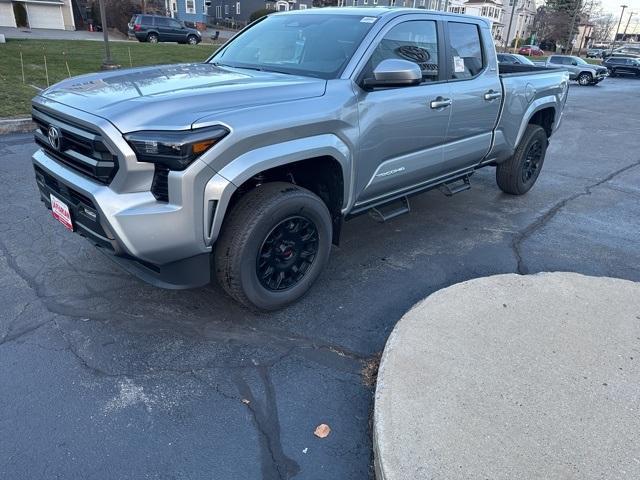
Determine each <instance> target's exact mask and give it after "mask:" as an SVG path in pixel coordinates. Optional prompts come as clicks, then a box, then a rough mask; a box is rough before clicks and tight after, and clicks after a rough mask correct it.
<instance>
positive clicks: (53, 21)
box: [26, 3, 64, 30]
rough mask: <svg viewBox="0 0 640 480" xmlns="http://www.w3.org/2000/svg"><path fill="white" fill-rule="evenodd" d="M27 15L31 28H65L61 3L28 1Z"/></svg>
mask: <svg viewBox="0 0 640 480" xmlns="http://www.w3.org/2000/svg"><path fill="white" fill-rule="evenodd" d="M26 5H27V15H28V16H29V26H30V27H31V28H59V29H61V30H64V22H63V21H62V7H60V6H59V5H35V4H33V3H27V4H26Z"/></svg>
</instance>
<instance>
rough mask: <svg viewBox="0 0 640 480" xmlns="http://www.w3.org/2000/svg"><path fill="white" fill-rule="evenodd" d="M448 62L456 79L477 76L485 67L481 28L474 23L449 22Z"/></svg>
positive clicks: (453, 77)
mask: <svg viewBox="0 0 640 480" xmlns="http://www.w3.org/2000/svg"><path fill="white" fill-rule="evenodd" d="M447 25H448V29H449V55H448V57H449V58H448V62H449V68H450V69H451V78H452V79H454V80H459V79H465V78H471V77H475V76H476V75H477V74H479V73H480V72H481V71H482V69H483V68H484V61H483V57H482V43H481V41H480V30H479V29H478V26H477V25H475V24H472V23H459V22H449V23H448V24H447Z"/></svg>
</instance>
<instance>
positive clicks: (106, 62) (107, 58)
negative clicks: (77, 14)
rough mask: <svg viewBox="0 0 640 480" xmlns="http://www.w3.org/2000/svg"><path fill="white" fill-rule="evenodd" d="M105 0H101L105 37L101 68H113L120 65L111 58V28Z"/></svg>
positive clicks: (101, 16) (101, 15)
mask: <svg viewBox="0 0 640 480" xmlns="http://www.w3.org/2000/svg"><path fill="white" fill-rule="evenodd" d="M104 1H105V0H100V21H101V22H102V36H103V38H104V59H103V61H102V65H101V67H100V68H102V70H113V69H114V68H118V66H117V65H116V64H115V63H114V62H113V60H111V50H110V49H109V30H108V27H107V12H106V10H105V8H104Z"/></svg>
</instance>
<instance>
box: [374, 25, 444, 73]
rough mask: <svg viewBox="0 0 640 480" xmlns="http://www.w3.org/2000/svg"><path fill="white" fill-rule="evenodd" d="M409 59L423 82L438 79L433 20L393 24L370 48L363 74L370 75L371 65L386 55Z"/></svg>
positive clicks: (384, 58) (376, 63)
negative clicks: (369, 56)
mask: <svg viewBox="0 0 640 480" xmlns="http://www.w3.org/2000/svg"><path fill="white" fill-rule="evenodd" d="M391 58H394V59H401V60H409V61H410V62H414V63H416V64H418V66H419V67H420V70H421V71H422V81H423V82H433V81H436V80H438V71H439V69H438V33H437V29H436V22H434V21H432V20H415V21H410V22H404V23H401V24H399V25H396V26H395V27H393V28H392V29H391V30H389V32H387V34H386V35H385V36H384V38H383V39H382V40H380V43H379V44H378V46H377V47H376V49H375V50H374V52H373V54H372V55H371V58H370V59H369V62H368V63H367V66H366V67H365V70H364V71H365V72H366V73H365V76H371V74H372V73H373V70H374V69H375V67H376V66H377V65H378V64H379V63H380V62H381V61H382V60H387V59H391Z"/></svg>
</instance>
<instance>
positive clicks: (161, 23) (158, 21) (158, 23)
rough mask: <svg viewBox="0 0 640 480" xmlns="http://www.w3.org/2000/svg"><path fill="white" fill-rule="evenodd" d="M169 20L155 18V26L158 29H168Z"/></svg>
mask: <svg viewBox="0 0 640 480" xmlns="http://www.w3.org/2000/svg"><path fill="white" fill-rule="evenodd" d="M170 20H171V19H170V18H166V17H162V18H161V17H158V18H156V26H158V27H169V26H171V22H170Z"/></svg>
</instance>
